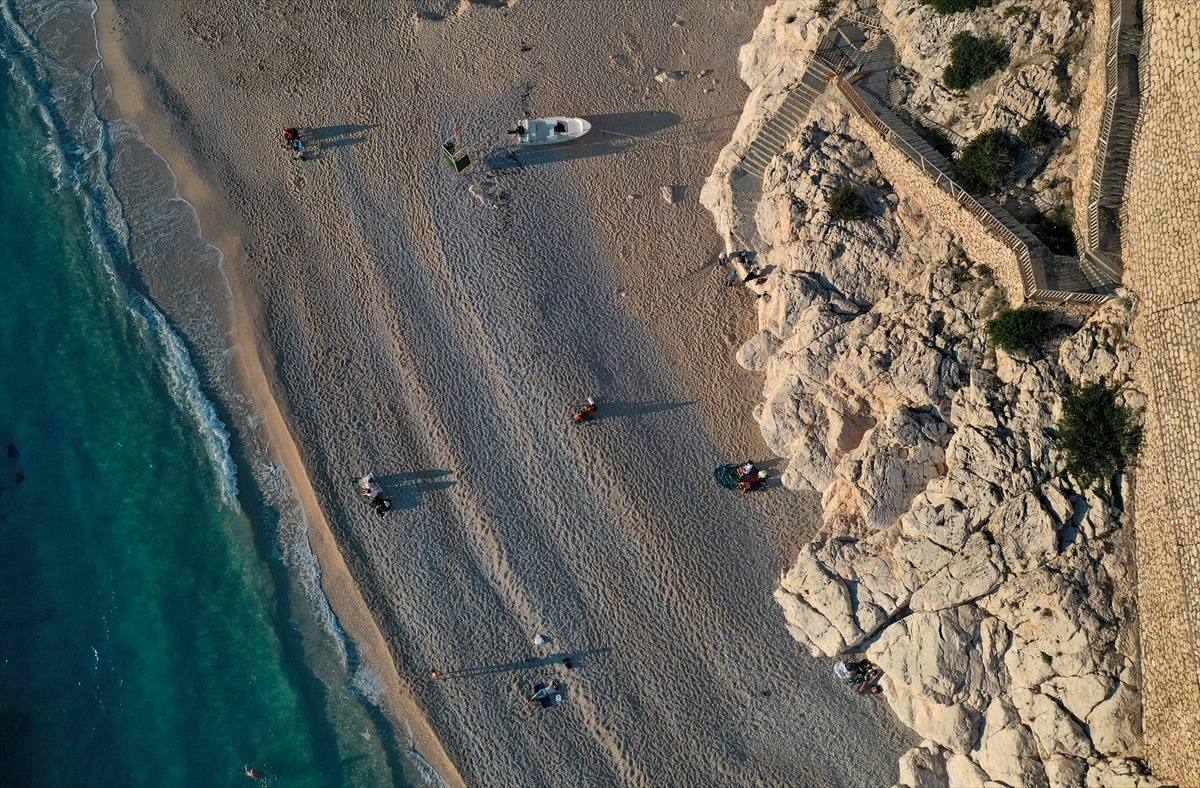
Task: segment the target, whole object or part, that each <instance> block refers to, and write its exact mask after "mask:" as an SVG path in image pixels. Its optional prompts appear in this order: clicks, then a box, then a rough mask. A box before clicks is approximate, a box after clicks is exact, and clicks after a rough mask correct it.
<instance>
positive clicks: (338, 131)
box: [303, 123, 379, 149]
mask: <svg viewBox="0 0 1200 788" xmlns="http://www.w3.org/2000/svg"><path fill="white" fill-rule="evenodd" d="M378 127H379V124H377V123H373V124H371V125H369V126H356V125H354V124H352V123H344V124H341V125H338V126H322V127H321V128H317V129H308V130H306V131H305V132H304V134H303V139H304V140H305V141H306V142H308V141H311V142H315V143H317V147H318V148H322V149H328V148H345V147H347V146H349V145H357V144H358V143H360V142H363V141H364V140H366V138H367V134H366V133H367V132H368V131H370V130H371V129H374V128H378Z"/></svg>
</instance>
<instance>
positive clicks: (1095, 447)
mask: <svg viewBox="0 0 1200 788" xmlns="http://www.w3.org/2000/svg"><path fill="white" fill-rule="evenodd" d="M1119 393H1120V387H1119V386H1116V385H1109V384H1107V383H1104V382H1100V383H1089V384H1087V385H1085V386H1082V387H1080V388H1076V389H1073V390H1072V391H1070V392H1069V393H1068V394H1067V396H1066V398H1065V399H1064V400H1063V414H1062V418H1061V419H1059V422H1058V441H1057V446H1058V448H1059V449H1060V450H1062V452H1063V455H1064V457H1065V458H1066V471H1067V473H1068V474H1070V475H1071V476H1073V477H1075V479H1076V480H1078V481H1079V483H1080V484H1081V485H1083V487H1084V489H1087V488H1090V487H1094V486H1096V485H1097V484H1099V483H1101V482H1107V481H1108V480H1109V479H1110V478H1112V475H1113V474H1114V473H1116V472H1117V470H1119V469H1120V468H1121V466H1122V465H1123V464H1124V463H1125V462H1126V460H1127V459H1128V458H1133V457H1135V456H1137V451H1138V447H1139V445H1140V444H1141V439H1142V429H1141V427H1140V426H1139V425H1138V424H1137V421H1136V414H1135V413H1134V411H1133V409H1132V408H1129V407H1127V406H1125V405H1121V404H1118V403H1117V394H1119Z"/></svg>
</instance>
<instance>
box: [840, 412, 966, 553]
mask: <svg viewBox="0 0 1200 788" xmlns="http://www.w3.org/2000/svg"><path fill="white" fill-rule="evenodd" d="M945 429H946V428H945V424H943V423H942V422H941V421H940V420H939V419H936V418H934V417H932V416H930V415H927V414H921V413H915V412H913V411H908V410H902V409H896V410H892V411H890V412H889V413H888V414H887V416H886V417H885V418H884V420H883V421H881V422H880V423H879V424H878V425H876V426H875V428H874V429H872V430H871V431H870V432H868V433H867V434H866V436H864V438H863V441H862V443H860V444H859V445H858V447H857V448H855V450H854V451H853V452H851V453H850V454H849V455H847V456H846V457H845V459H843V460H842V462H841V463H840V464H839V465H838V468H837V471H836V475H835V477H834V482H833V484H832V485H831V486H830V487H829V488H828V489H827V490H826V492H825V497H824V501H823V503H824V506H825V510H826V514H827V516H828V515H829V514H831V513H837V514H845V515H851V516H855V515H856V516H859V517H861V518H862V520H863V521H864V522H865V523H866V524H867V527H868V528H874V529H883V528H887V527H889V526H891V525H892V524H893V523H895V522H896V520H897V518H899V516H900V515H901V514H903V513H904V512H906V511H908V507H909V503H910V502H911V501H912V499H913V497H914V496H915V495H916V494H917V493H918V492H920V491H921V490H923V489H925V485H926V484H927V483H928V482H929V480H930V479H933V478H936V477H937V476H938V475H940V473H941V472H942V471H943V470H944V464H943V459H942V458H943V451H942V448H941V445H940V442H941V437H942V435H943V434H945Z"/></svg>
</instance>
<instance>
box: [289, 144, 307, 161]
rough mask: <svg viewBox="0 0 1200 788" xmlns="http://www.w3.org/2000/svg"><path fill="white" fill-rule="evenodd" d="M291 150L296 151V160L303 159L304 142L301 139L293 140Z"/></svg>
mask: <svg viewBox="0 0 1200 788" xmlns="http://www.w3.org/2000/svg"><path fill="white" fill-rule="evenodd" d="M292 150H294V151H296V160H297V161H304V143H303V142H302V141H300V140H296V141H295V142H293V143H292Z"/></svg>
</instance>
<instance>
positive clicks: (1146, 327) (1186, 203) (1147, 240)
mask: <svg viewBox="0 0 1200 788" xmlns="http://www.w3.org/2000/svg"><path fill="white" fill-rule="evenodd" d="M1146 8H1147V11H1150V12H1151V13H1152V21H1151V22H1150V24H1149V26H1148V30H1147V35H1149V36H1150V41H1149V55H1150V57H1149V63H1148V64H1147V68H1146V69H1145V74H1146V76H1147V77H1148V78H1149V79H1148V80H1147V81H1148V84H1147V85H1143V93H1142V106H1141V109H1142V117H1141V119H1140V121H1139V125H1138V132H1137V141H1136V142H1135V144H1134V149H1133V155H1132V157H1131V160H1130V165H1129V182H1128V185H1127V194H1128V199H1127V201H1126V207H1125V232H1124V235H1125V238H1124V241H1125V254H1124V261H1125V270H1126V281H1127V282H1128V284H1129V286H1130V287H1131V288H1132V289H1133V290H1134V292H1135V293H1137V295H1138V297H1139V305H1138V312H1139V314H1138V318H1137V321H1136V324H1135V328H1136V331H1137V334H1138V341H1139V344H1140V345H1141V347H1142V351H1143V358H1142V361H1141V363H1140V365H1139V368H1138V380H1137V382H1138V385H1139V387H1140V388H1141V389H1142V390H1143V391H1145V392H1146V394H1147V395H1148V397H1149V403H1148V406H1147V408H1146V414H1145V439H1144V447H1143V452H1142V456H1141V458H1140V463H1139V469H1138V471H1137V474H1136V479H1137V489H1136V493H1135V495H1134V510H1135V522H1136V524H1137V531H1138V540H1137V550H1138V599H1139V612H1140V615H1141V636H1142V671H1143V703H1144V706H1145V716H1144V726H1145V731H1146V748H1147V753H1148V755H1149V761H1150V765H1151V767H1152V768H1153V770H1154V772H1155V774H1156V775H1157V776H1159V777H1160V778H1161V779H1164V780H1175V781H1177V782H1179V783H1180V785H1187V786H1193V785H1200V758H1198V757H1197V754H1196V745H1195V733H1196V731H1197V730H1200V420H1198V419H1197V414H1198V413H1200V132H1197V126H1196V124H1195V123H1194V122H1189V121H1187V120H1185V119H1187V118H1192V117H1194V116H1195V112H1196V107H1198V106H1200V60H1198V59H1197V55H1198V54H1200V50H1198V49H1197V46H1196V41H1197V40H1198V39H1197V36H1198V35H1200V7H1197V6H1196V5H1195V4H1187V3H1167V2H1154V3H1152V4H1151V3H1147V4H1146Z"/></svg>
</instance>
